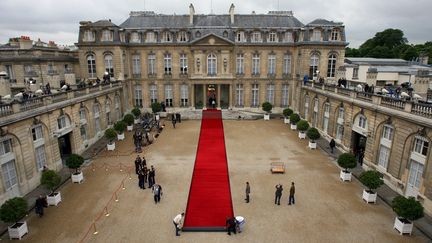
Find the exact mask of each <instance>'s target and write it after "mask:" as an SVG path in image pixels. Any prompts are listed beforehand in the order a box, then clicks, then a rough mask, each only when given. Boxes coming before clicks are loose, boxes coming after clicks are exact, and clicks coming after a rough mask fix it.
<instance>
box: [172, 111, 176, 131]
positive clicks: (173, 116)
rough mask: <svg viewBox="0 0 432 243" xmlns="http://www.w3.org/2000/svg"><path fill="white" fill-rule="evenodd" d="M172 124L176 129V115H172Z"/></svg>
mask: <svg viewBox="0 0 432 243" xmlns="http://www.w3.org/2000/svg"><path fill="white" fill-rule="evenodd" d="M171 122H172V124H173V128H175V125H176V122H177V120H176V117H175V114H174V113H173V114H172V117H171Z"/></svg>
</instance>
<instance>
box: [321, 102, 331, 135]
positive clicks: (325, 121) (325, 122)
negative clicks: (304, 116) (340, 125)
mask: <svg viewBox="0 0 432 243" xmlns="http://www.w3.org/2000/svg"><path fill="white" fill-rule="evenodd" d="M329 120H330V103H328V102H327V103H325V104H324V116H323V132H325V133H328V124H329Z"/></svg>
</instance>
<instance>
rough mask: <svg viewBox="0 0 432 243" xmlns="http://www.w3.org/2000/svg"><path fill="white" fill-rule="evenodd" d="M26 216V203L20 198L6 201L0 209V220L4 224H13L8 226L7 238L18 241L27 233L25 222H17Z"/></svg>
mask: <svg viewBox="0 0 432 243" xmlns="http://www.w3.org/2000/svg"><path fill="white" fill-rule="evenodd" d="M26 214H27V201H26V200H25V199H24V198H22V197H14V198H11V199H9V200H7V201H6V202H5V203H3V205H2V206H1V207H0V219H1V220H2V221H4V222H5V223H9V224H13V225H11V226H8V232H9V238H10V239H11V240H12V239H19V240H21V238H22V237H23V236H24V235H25V234H27V233H28V228H27V222H26V221H22V222H18V220H20V219H22V218H24V217H25V216H26Z"/></svg>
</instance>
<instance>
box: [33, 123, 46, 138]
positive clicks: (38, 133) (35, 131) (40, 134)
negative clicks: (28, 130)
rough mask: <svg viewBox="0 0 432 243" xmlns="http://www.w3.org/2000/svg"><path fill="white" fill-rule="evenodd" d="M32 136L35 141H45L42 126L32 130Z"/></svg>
mask: <svg viewBox="0 0 432 243" xmlns="http://www.w3.org/2000/svg"><path fill="white" fill-rule="evenodd" d="M32 136H33V141H38V140H40V139H43V130H42V126H41V125H39V126H36V127H33V128H32Z"/></svg>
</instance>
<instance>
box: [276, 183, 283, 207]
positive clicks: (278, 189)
mask: <svg viewBox="0 0 432 243" xmlns="http://www.w3.org/2000/svg"><path fill="white" fill-rule="evenodd" d="M282 191H283V188H282V185H281V184H278V185H276V192H275V204H277V205H280V199H281V197H282Z"/></svg>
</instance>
